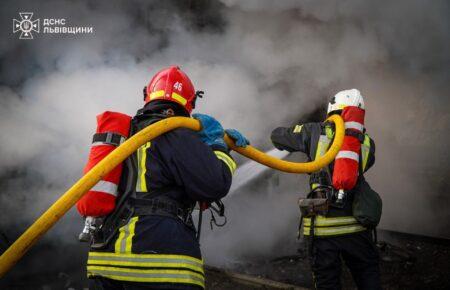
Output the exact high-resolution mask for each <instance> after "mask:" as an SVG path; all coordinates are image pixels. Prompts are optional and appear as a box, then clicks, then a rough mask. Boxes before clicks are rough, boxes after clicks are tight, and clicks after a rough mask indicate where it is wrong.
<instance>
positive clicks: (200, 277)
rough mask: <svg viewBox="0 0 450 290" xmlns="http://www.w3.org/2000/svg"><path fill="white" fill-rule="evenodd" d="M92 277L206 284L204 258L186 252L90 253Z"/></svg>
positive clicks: (89, 271)
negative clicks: (194, 256) (184, 253)
mask: <svg viewBox="0 0 450 290" xmlns="http://www.w3.org/2000/svg"><path fill="white" fill-rule="evenodd" d="M87 264H88V266H87V272H88V277H92V276H102V277H106V278H110V279H113V280H120V281H135V282H149V283H181V284H194V285H198V286H201V287H203V288H204V287H205V277H204V272H203V261H202V260H200V259H196V258H193V257H189V256H184V255H163V254H121V253H103V252H90V253H89V258H88V262H87Z"/></svg>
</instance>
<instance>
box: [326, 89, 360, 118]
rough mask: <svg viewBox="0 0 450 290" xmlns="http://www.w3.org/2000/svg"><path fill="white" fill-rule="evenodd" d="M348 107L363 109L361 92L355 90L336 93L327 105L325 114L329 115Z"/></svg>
mask: <svg viewBox="0 0 450 290" xmlns="http://www.w3.org/2000/svg"><path fill="white" fill-rule="evenodd" d="M348 106H354V107H358V108H361V109H365V107H364V99H363V96H361V92H360V91H358V90H357V89H351V90H345V91H340V92H339V93H337V94H336V95H335V96H334V97H333V98H332V99H331V101H330V102H329V103H328V110H327V113H328V114H330V113H331V112H333V111H337V110H342V109H343V108H345V107H348Z"/></svg>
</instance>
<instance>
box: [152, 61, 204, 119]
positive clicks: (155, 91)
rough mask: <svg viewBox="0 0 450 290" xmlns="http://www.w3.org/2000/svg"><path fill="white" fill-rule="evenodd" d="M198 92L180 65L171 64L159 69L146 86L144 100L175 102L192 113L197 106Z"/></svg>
mask: <svg viewBox="0 0 450 290" xmlns="http://www.w3.org/2000/svg"><path fill="white" fill-rule="evenodd" d="M195 99H196V93H195V90H194V86H193V85H192V82H191V80H190V79H189V77H188V76H187V75H186V74H185V73H184V72H183V71H182V70H181V69H180V68H179V67H178V66H171V67H169V68H165V69H163V70H161V71H159V72H158V73H157V74H156V75H155V76H154V77H153V78H152V80H151V81H150V83H149V84H148V86H146V87H145V88H144V101H145V103H146V104H147V103H149V102H152V101H156V100H165V101H170V102H175V103H177V104H180V105H181V106H183V107H184V108H185V109H186V111H188V112H189V114H190V113H191V111H192V109H193V108H194V107H195Z"/></svg>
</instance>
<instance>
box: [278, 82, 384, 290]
mask: <svg viewBox="0 0 450 290" xmlns="http://www.w3.org/2000/svg"><path fill="white" fill-rule="evenodd" d="M348 106H353V107H355V108H357V109H358V108H359V109H360V110H364V102H363V98H362V96H361V94H360V92H359V91H358V90H356V89H352V90H347V91H342V92H339V93H338V94H336V96H335V97H334V98H332V100H331V102H330V103H329V106H328V115H331V114H341V113H342V112H343V110H345V108H346V107H348ZM344 121H345V119H344ZM345 125H346V135H348V134H350V133H351V132H350V130H349V129H350V128H353V129H358V130H360V133H358V134H355V133H353V134H352V135H354V136H356V137H357V138H358V140H359V141H358V143H357V144H358V146H360V151H359V152H360V154H356V153H355V152H351V151H349V150H342V149H341V151H340V152H339V153H338V155H337V157H336V159H335V161H334V162H332V163H331V164H330V165H329V166H327V167H326V168H324V169H322V170H320V171H319V172H315V173H313V174H311V176H310V186H311V189H312V190H314V189H316V188H320V189H322V188H325V189H327V188H331V187H332V186H333V185H334V184H333V182H334V179H333V173H334V172H333V170H334V169H335V167H336V163H337V162H338V160H340V161H344V162H355V161H357V163H356V164H358V166H359V170H358V169H356V172H354V174H356V176H355V181H356V184H355V186H354V187H353V188H352V189H351V190H347V191H345V198H344V197H343V196H342V194H343V193H344V191H343V190H340V191H339V196H336V195H334V194H333V196H330V192H335V191H336V190H337V188H334V190H331V191H327V192H328V193H327V194H328V200H330V205H329V207H328V209H327V211H326V214H323V213H322V214H317V215H316V216H314V221H313V224H312V217H303V220H302V224H303V234H304V236H305V237H307V238H308V240H309V241H310V243H308V244H309V253H310V256H311V257H310V258H311V259H310V261H311V267H312V271H313V278H314V283H315V287H316V288H317V289H341V284H340V275H341V258H342V259H343V260H344V261H345V263H346V265H347V266H348V267H349V269H350V271H351V273H352V276H353V278H354V280H355V282H356V285H357V286H358V288H359V289H381V286H380V274H379V265H378V263H379V257H378V252H377V249H376V246H375V244H374V242H373V239H372V235H371V231H370V230H369V229H367V228H366V227H364V226H363V225H362V224H360V223H359V222H358V221H357V220H356V219H355V217H354V216H353V212H352V202H353V199H354V196H355V194H358V193H362V192H364V191H365V190H366V189H368V188H370V187H369V185H368V184H367V182H366V180H365V179H364V176H363V173H364V172H366V171H367V170H369V169H370V168H371V167H372V166H373V164H374V162H375V144H374V142H373V140H372V139H371V138H370V137H369V135H368V134H367V133H366V132H365V129H364V127H363V124H361V123H358V122H355V121H352V122H345ZM358 130H353V131H356V132H358ZM333 136H334V127H333V126H332V124H328V123H325V124H324V123H306V124H299V125H296V126H294V127H291V128H285V127H280V128H276V129H275V130H273V132H272V135H271V139H272V142H273V144H274V146H275V147H276V148H278V149H280V150H287V151H289V152H304V153H305V154H306V155H307V156H308V159H309V160H315V159H317V158H319V157H321V156H323V155H324V154H325V152H326V151H327V149H328V146H329V145H330V144H331V142H332V139H333ZM344 140H345V139H344ZM347 149H348V148H347ZM358 149H359V148H358ZM358 155H359V156H358ZM340 158H342V159H340ZM352 159H354V160H352ZM344 171H345V169H343V171H341V172H339V174H341V175H342V174H343V173H344V174H345V172H344ZM341 193H342V194H341Z"/></svg>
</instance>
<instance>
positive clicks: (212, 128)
mask: <svg viewBox="0 0 450 290" xmlns="http://www.w3.org/2000/svg"><path fill="white" fill-rule="evenodd" d="M192 117H194V119H197V120H198V121H200V124H201V125H202V130H200V131H198V132H197V133H198V136H199V137H200V139H201V140H202V141H203V142H204V143H205V144H206V145H208V146H211V147H213V148H217V149H222V150H224V151H227V150H228V146H227V144H226V143H225V141H224V140H223V136H224V132H223V128H222V125H220V123H219V122H218V121H217V120H216V119H214V118H213V117H211V116H208V115H204V114H193V115H192Z"/></svg>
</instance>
